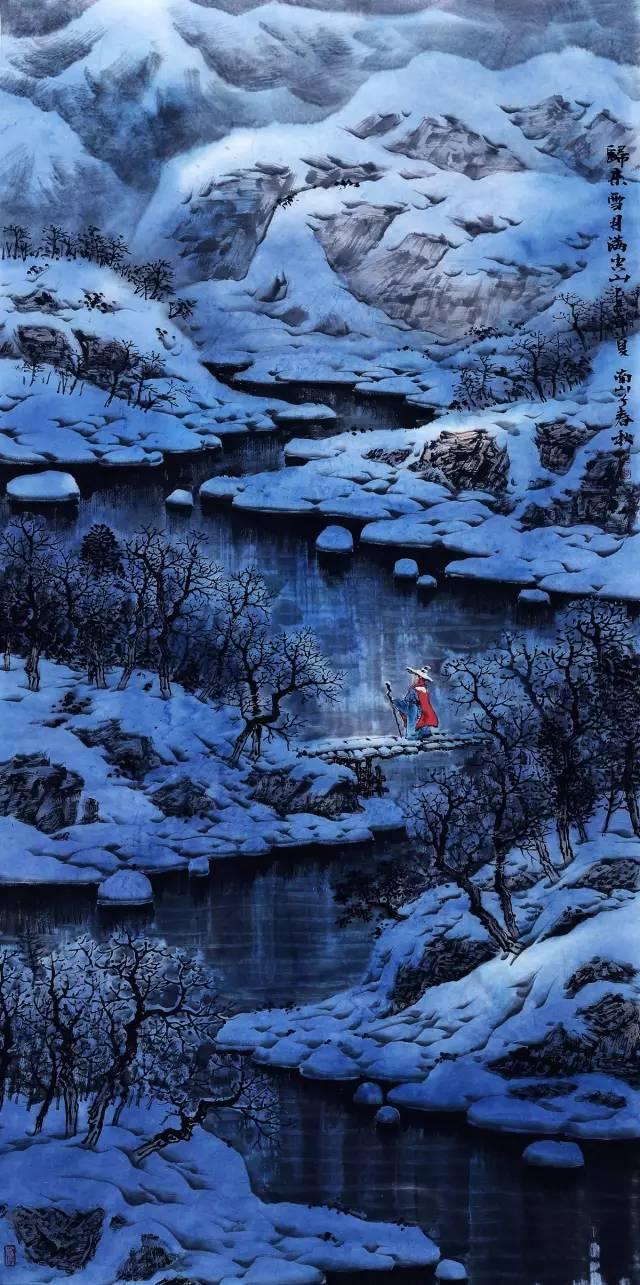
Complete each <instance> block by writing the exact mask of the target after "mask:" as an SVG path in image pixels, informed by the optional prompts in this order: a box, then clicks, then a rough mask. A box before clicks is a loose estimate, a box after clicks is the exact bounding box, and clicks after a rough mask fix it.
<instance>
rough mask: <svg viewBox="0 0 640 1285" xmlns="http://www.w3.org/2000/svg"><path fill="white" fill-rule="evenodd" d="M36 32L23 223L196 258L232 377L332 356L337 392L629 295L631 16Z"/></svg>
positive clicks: (52, 21) (9, 140) (111, 22)
mask: <svg viewBox="0 0 640 1285" xmlns="http://www.w3.org/2000/svg"><path fill="white" fill-rule="evenodd" d="M23 10H24V12H22V13H21V14H20V15H11V16H10V19H9V31H8V34H5V35H4V39H3V49H2V59H3V63H2V70H1V73H0V88H1V89H2V90H3V91H4V97H3V104H4V106H5V109H6V110H5V113H4V118H5V119H6V122H7V124H6V126H5V128H4V130H3V132H2V135H1V136H0V172H2V173H4V175H5V177H6V179H7V184H6V186H7V188H8V190H9V191H10V193H11V195H10V198H9V202H8V204H7V205H6V207H5V208H6V213H7V215H10V216H12V217H14V218H21V219H22V220H23V221H24V222H26V223H33V222H34V221H35V222H36V223H38V224H39V223H40V222H41V221H44V220H47V219H48V218H51V217H53V218H56V219H62V218H63V217H65V218H66V220H67V221H68V222H71V223H72V224H75V225H77V224H79V223H82V222H83V221H85V220H86V219H87V218H89V217H91V218H94V219H95V220H96V221H98V222H100V223H101V224H102V225H103V226H105V227H108V228H114V227H117V229H118V230H119V231H122V232H123V233H124V235H125V237H126V238H127V239H129V240H130V241H131V242H132V243H133V245H134V247H135V249H136V252H138V251H140V250H142V251H143V252H144V251H146V250H147V249H148V247H149V245H152V246H154V248H155V250H156V252H158V253H162V254H164V255H167V256H168V257H170V258H175V259H176V260H177V263H178V266H179V268H180V272H181V275H182V280H183V282H185V283H186V282H188V283H189V286H190V290H192V287H194V286H195V292H194V293H195V294H196V297H198V299H199V302H200V313H201V315H200V316H199V318H198V322H199V325H200V327H201V329H202V334H203V337H204V338H205V340H206V343H207V346H208V355H209V356H211V357H212V358H216V357H220V356H225V351H226V353H229V352H237V350H238V349H240V350H242V351H244V352H245V353H247V351H248V352H249V354H250V355H252V356H254V357H255V356H258V357H259V355H260V353H261V352H265V353H266V354H269V356H268V357H267V361H266V366H265V368H264V370H261V369H260V364H259V363H258V366H257V370H258V371H259V372H260V373H262V374H263V375H264V374H266V372H267V371H268V370H269V369H270V368H271V367H272V366H273V354H274V349H277V350H278V356H279V358H280V359H282V358H283V357H284V366H286V367H287V368H288V371H289V373H294V374H295V373H298V372H299V371H300V369H301V366H300V358H301V357H302V358H303V359H304V353H305V350H307V349H308V350H309V356H310V359H311V354H313V359H314V360H315V366H316V377H318V374H319V373H324V374H326V373H327V372H330V371H331V369H332V368H333V369H335V368H336V367H341V368H342V369H344V368H348V367H349V362H350V359H352V358H353V355H354V353H355V354H358V353H360V355H362V352H363V348H362V344H363V342H364V341H366V340H367V339H368V341H369V345H371V342H372V341H373V342H374V343H375V342H377V341H379V340H383V341H385V342H386V343H387V344H388V343H389V341H390V340H392V339H393V338H394V336H395V338H396V342H397V336H398V330H400V332H401V333H402V332H403V331H404V332H405V333H406V331H407V329H409V330H411V331H414V332H417V347H418V350H419V351H420V350H421V349H422V348H423V347H424V333H425V332H427V333H429V334H430V335H431V336H432V337H433V336H434V335H435V336H440V337H444V338H446V339H450V338H460V337H461V336H463V335H465V334H466V333H467V332H468V331H469V330H470V329H471V327H472V326H473V325H474V324H476V325H494V324H496V322H498V321H499V322H500V324H501V326H505V325H506V326H508V325H509V324H510V323H511V322H516V321H518V320H527V319H529V318H531V317H533V316H537V315H538V314H539V313H541V312H543V311H544V310H545V309H547V308H549V307H550V306H551V304H552V303H553V300H554V298H555V297H556V295H557V294H558V292H559V291H561V290H562V289H564V288H566V286H567V283H570V285H571V287H572V288H574V287H577V288H578V290H579V292H580V293H583V294H584V293H586V294H587V295H588V296H589V297H593V296H594V295H595V294H596V293H598V291H599V290H600V289H601V288H602V285H603V283H604V282H605V280H606V275H607V273H606V259H605V255H604V253H603V250H604V239H603V231H604V228H605V225H606V218H605V215H606V192H605V190H604V188H603V186H602V179H603V176H604V169H603V166H604V158H605V152H606V146H607V144H608V143H611V142H622V141H624V142H625V144H632V139H633V133H632V128H633V126H634V123H635V120H636V109H635V104H634V89H633V81H632V73H631V71H630V69H629V67H627V66H625V59H627V60H628V61H632V54H631V49H632V47H633V21H632V16H631V15H630V14H627V13H625V9H624V6H617V7H616V10H615V13H614V14H613V15H612V14H611V13H610V12H609V7H607V13H606V23H605V21H604V18H605V15H604V12H601V6H600V5H599V4H598V3H592V4H587V3H585V4H584V5H583V6H582V7H581V11H580V12H576V10H575V8H574V7H573V6H569V5H567V6H566V7H564V6H560V9H559V10H557V11H556V14H555V22H553V23H547V24H537V23H535V22H534V21H533V19H532V17H531V16H530V15H528V13H527V12H526V6H520V7H519V9H518V11H517V12H515V13H514V12H513V11H512V9H510V10H509V12H508V13H507V12H506V11H505V12H504V13H502V12H501V11H500V9H499V8H496V9H494V10H493V12H492V13H491V14H490V15H489V14H488V13H487V10H486V6H481V5H475V6H473V5H472V6H469V5H464V6H462V5H460V6H457V5H447V7H446V9H438V8H433V7H431V6H430V5H427V4H426V3H425V4H423V3H422V2H421V0H412V3H408V4H406V5H402V4H399V5H397V6H381V7H380V11H378V7H377V6H374V7H373V11H369V13H368V16H366V17H365V16H363V15H362V14H361V13H360V12H357V11H355V9H354V8H352V7H351V6H347V7H345V6H343V5H340V6H339V7H334V8H331V7H328V6H325V5H324V4H323V5H321V6H319V7H317V8H316V7H303V6H300V5H292V4H282V3H278V2H277V0H274V2H273V3H270V4H266V5H256V6H250V5H244V4H243V5H242V6H241V7H240V11H238V10H237V9H236V6H230V7H229V11H228V10H227V6H226V5H224V6H220V7H217V6H216V5H212V4H207V5H204V4H198V3H194V2H193V0H162V3H160V4H158V3H155V0H154V3H153V5H152V6H151V5H150V4H149V3H138V4H136V5H135V6H132V5H130V4H129V3H126V2H125V0H117V2H116V3H114V0H94V3H90V4H87V5H83V6H78V7H77V9H76V8H75V7H74V8H73V9H72V10H70V11H68V13H67V16H66V20H64V18H63V15H62V14H61V13H59V14H58V17H57V19H56V18H55V16H53V17H51V15H50V16H49V19H48V20H46V19H45V17H44V16H39V13H38V7H37V6H36V5H35V4H28V5H25V6H23ZM78 10H79V11H78ZM49 25H50V26H51V27H52V29H47V27H48V26H49ZM567 46H570V47H567ZM614 59H620V61H619V62H617V61H614ZM355 185H357V188H356V186H355ZM368 355H370V356H371V355H373V354H372V353H371V348H370V347H369V354H368ZM296 360H297V361H298V365H297V366H296ZM280 368H281V369H282V368H283V365H282V364H281V366H280Z"/></svg>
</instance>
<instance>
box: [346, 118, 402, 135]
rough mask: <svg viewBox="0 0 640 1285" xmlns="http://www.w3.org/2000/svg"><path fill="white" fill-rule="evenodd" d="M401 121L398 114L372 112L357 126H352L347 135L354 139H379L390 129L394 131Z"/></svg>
mask: <svg viewBox="0 0 640 1285" xmlns="http://www.w3.org/2000/svg"><path fill="white" fill-rule="evenodd" d="M401 121H402V116H400V115H399V113H398V112H384V113H380V112H372V113H371V115H370V116H365V118H364V120H361V121H360V122H359V123H358V124H357V125H352V126H351V127H350V128H349V133H350V134H353V135H354V137H355V138H379V137H380V135H381V134H388V133H389V130H390V129H395V128H396V126H397V125H400V123H401Z"/></svg>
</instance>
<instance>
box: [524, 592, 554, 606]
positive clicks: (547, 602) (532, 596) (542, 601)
mask: <svg viewBox="0 0 640 1285" xmlns="http://www.w3.org/2000/svg"><path fill="white" fill-rule="evenodd" d="M518 602H520V603H524V604H525V605H526V606H528V607H550V606H551V598H550V597H549V594H548V593H545V591H544V589H521V590H520V593H519V594H518Z"/></svg>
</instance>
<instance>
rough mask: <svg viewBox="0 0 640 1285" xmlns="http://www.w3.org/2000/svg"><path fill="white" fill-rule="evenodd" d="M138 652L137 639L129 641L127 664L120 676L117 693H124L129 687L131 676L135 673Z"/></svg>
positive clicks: (125, 663)
mask: <svg viewBox="0 0 640 1285" xmlns="http://www.w3.org/2000/svg"><path fill="white" fill-rule="evenodd" d="M137 650H138V646H137V640H136V639H134V640H133V641H129V642H128V643H127V654H126V656H125V662H124V666H123V669H122V673H121V675H120V678H119V679H118V684H117V687H116V691H117V692H123V691H124V690H125V688H126V687H128V685H129V681H130V679H131V675H132V674H133V671H134V669H135V667H136V653H137Z"/></svg>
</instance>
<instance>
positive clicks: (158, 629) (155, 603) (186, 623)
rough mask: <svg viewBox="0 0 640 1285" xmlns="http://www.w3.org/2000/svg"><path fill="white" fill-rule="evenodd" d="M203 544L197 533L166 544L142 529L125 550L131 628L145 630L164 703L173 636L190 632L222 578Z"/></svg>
mask: <svg viewBox="0 0 640 1285" xmlns="http://www.w3.org/2000/svg"><path fill="white" fill-rule="evenodd" d="M204 539H205V537H204V536H203V535H202V534H200V533H198V532H189V534H188V535H186V536H184V537H183V538H182V539H180V540H175V541H169V540H166V539H165V537H164V536H163V535H162V534H161V533H160V532H159V531H157V530H155V529H154V528H153V527H146V528H144V529H143V530H142V531H141V532H139V533H138V534H137V535H136V536H134V537H133V539H132V540H129V541H128V542H127V545H126V548H125V559H126V560H125V572H126V575H127V578H128V583H129V585H130V588H131V589H132V591H133V594H134V597H135V608H134V626H135V628H136V630H137V627H138V625H139V624H140V626H141V627H145V628H146V631H147V633H148V636H149V640H150V646H151V652H152V654H153V655H154V656H155V660H156V664H157V669H158V677H159V679H160V692H161V695H162V696H163V697H164V698H165V699H169V697H170V696H171V677H172V661H173V659H174V656H173V654H172V649H173V647H174V644H175V642H176V639H177V636H178V635H179V633H180V632H181V631H184V630H189V629H195V628H196V627H197V622H198V621H199V620H202V619H203V617H206V615H207V612H208V611H210V610H211V604H212V601H213V599H214V597H215V594H216V592H217V589H218V586H219V583H220V579H221V576H222V572H221V570H220V568H219V567H218V566H217V565H216V564H215V563H213V562H211V561H209V559H207V558H206V557H205V556H204V554H203V552H202V547H203V544H204ZM138 641H139V633H138ZM134 654H135V653H134ZM124 677H125V675H124V674H123V679H124ZM123 679H121V681H120V684H119V686H120V690H122V682H123Z"/></svg>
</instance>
